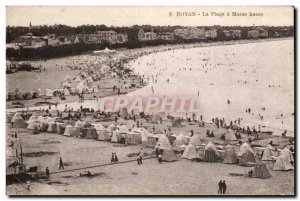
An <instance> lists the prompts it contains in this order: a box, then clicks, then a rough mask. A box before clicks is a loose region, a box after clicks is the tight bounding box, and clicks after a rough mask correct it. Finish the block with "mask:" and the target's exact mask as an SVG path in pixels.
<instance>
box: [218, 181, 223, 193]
mask: <svg viewBox="0 0 300 201" xmlns="http://www.w3.org/2000/svg"><path fill="white" fill-rule="evenodd" d="M218 186H219V190H218V194H222V193H223V192H222V190H223V189H222V180H220V181H219V183H218Z"/></svg>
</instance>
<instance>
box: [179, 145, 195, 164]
mask: <svg viewBox="0 0 300 201" xmlns="http://www.w3.org/2000/svg"><path fill="white" fill-rule="evenodd" d="M181 158H186V159H190V160H191V159H195V158H199V155H198V153H197V151H196V147H195V146H194V145H192V144H191V143H190V144H189V145H188V146H186V147H185V149H184V152H183V154H182V156H181Z"/></svg>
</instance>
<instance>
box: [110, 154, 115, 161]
mask: <svg viewBox="0 0 300 201" xmlns="http://www.w3.org/2000/svg"><path fill="white" fill-rule="evenodd" d="M110 162H111V163H115V155H114V153H111V160H110Z"/></svg>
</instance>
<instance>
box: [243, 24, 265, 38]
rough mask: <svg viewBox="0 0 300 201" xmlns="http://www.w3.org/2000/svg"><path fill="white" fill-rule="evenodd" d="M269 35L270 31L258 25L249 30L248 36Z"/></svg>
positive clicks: (261, 36) (259, 36)
mask: <svg viewBox="0 0 300 201" xmlns="http://www.w3.org/2000/svg"><path fill="white" fill-rule="evenodd" d="M267 37H268V31H267V30H265V29H263V28H262V27H257V28H254V29H252V30H249V31H247V38H252V39H256V38H267Z"/></svg>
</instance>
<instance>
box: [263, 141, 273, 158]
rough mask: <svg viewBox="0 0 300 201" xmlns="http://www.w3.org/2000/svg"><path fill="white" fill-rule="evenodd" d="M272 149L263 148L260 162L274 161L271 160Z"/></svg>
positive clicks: (269, 146)
mask: <svg viewBox="0 0 300 201" xmlns="http://www.w3.org/2000/svg"><path fill="white" fill-rule="evenodd" d="M273 149H274V148H273V147H272V145H270V144H269V145H268V146H267V147H266V148H265V150H264V152H263V155H262V157H261V160H262V161H272V160H274V159H273V158H272V156H273V155H272V150H273Z"/></svg>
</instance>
